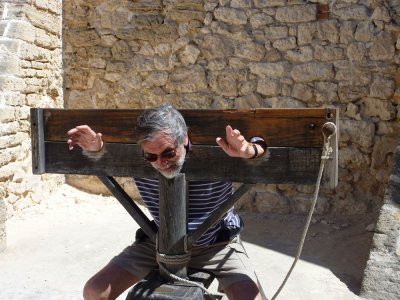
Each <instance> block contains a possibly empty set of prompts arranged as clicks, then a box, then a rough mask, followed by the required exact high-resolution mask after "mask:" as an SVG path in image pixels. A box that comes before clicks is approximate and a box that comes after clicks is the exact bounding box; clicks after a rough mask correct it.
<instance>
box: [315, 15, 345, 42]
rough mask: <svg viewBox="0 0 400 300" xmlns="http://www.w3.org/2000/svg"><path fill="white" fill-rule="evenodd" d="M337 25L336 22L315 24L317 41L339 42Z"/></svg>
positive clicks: (329, 21) (328, 21)
mask: <svg viewBox="0 0 400 300" xmlns="http://www.w3.org/2000/svg"><path fill="white" fill-rule="evenodd" d="M339 27H340V25H339V23H338V22H337V21H336V20H327V21H319V22H318V23H317V33H318V35H317V36H318V39H319V40H321V41H329V42H331V43H337V42H338V40H339Z"/></svg>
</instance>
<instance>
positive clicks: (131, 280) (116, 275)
mask: <svg viewBox="0 0 400 300" xmlns="http://www.w3.org/2000/svg"><path fill="white" fill-rule="evenodd" d="M139 280H140V278H138V277H136V276H134V275H133V274H131V273H129V272H128V271H126V270H124V269H122V268H121V267H119V266H118V265H116V264H114V263H112V262H110V263H108V264H107V265H106V266H105V267H104V268H103V269H101V270H100V271H99V272H98V273H97V274H95V275H94V276H93V277H92V278H90V279H89V280H88V282H86V284H85V287H84V289H83V297H84V299H86V300H92V299H96V300H100V299H116V298H117V297H118V296H119V295H121V294H122V293H123V292H124V291H125V290H126V289H127V288H129V287H130V286H132V285H134V284H135V283H136V282H138V281H139Z"/></svg>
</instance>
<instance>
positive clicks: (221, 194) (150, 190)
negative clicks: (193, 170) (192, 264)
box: [135, 178, 240, 246]
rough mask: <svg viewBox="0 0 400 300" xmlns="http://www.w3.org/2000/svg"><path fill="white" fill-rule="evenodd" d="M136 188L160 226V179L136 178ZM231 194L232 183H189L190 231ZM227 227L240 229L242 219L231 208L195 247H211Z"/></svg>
mask: <svg viewBox="0 0 400 300" xmlns="http://www.w3.org/2000/svg"><path fill="white" fill-rule="evenodd" d="M135 182H136V186H137V187H138V190H139V192H140V195H141V196H142V199H143V202H144V203H145V204H146V206H147V208H148V209H149V211H150V214H151V215H152V217H153V218H154V221H155V222H156V224H157V226H159V218H158V203H159V191H158V180H156V179H144V178H135ZM231 194H232V183H231V182H223V181H216V182H213V181H190V182H189V214H188V230H189V232H191V231H193V230H195V229H197V228H198V227H199V226H200V225H201V224H202V223H203V222H204V220H205V219H207V217H208V216H209V215H210V214H211V213H212V212H213V211H214V210H215V209H217V208H218V207H219V206H220V205H221V204H222V203H223V202H224V201H225V200H227V199H228V198H229V196H230V195H231ZM226 225H230V226H235V227H240V218H239V216H238V215H237V214H235V213H234V212H233V208H231V209H230V210H229V211H228V212H227V213H226V214H225V215H224V216H223V217H222V219H221V220H220V221H219V222H217V223H216V224H215V225H214V226H212V227H211V228H210V229H209V230H208V231H207V232H206V233H204V234H203V235H202V236H201V238H200V239H199V240H198V241H197V242H196V243H195V246H205V245H210V244H212V243H213V242H214V241H215V239H216V237H217V234H218V230H219V229H221V227H225V226H226Z"/></svg>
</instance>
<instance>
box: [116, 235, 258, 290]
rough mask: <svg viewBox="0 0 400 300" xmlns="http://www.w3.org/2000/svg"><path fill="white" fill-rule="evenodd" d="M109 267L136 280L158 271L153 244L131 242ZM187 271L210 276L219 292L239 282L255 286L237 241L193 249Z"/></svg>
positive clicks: (250, 269) (248, 264) (252, 274)
mask: <svg viewBox="0 0 400 300" xmlns="http://www.w3.org/2000/svg"><path fill="white" fill-rule="evenodd" d="M111 263H113V264H116V265H117V266H119V267H121V268H123V269H124V270H126V271H128V272H130V273H131V274H134V275H135V276H137V277H139V278H144V277H145V276H146V275H147V274H148V273H150V272H151V271H152V270H153V269H155V268H157V267H158V265H157V261H156V252H155V246H154V243H152V242H151V241H149V240H146V241H141V242H135V243H133V244H132V245H131V246H128V247H126V248H125V249H124V250H123V251H122V252H121V253H120V254H119V255H117V256H115V257H114V258H113V259H112V260H111ZM188 267H189V268H191V269H195V270H200V269H201V270H204V271H207V272H209V273H211V274H213V275H214V276H215V277H216V278H217V280H218V281H219V289H221V290H224V289H225V288H226V287H228V286H230V285H231V284H233V283H236V282H241V281H249V280H250V281H253V282H254V283H255V284H257V277H256V274H255V272H254V268H253V267H252V264H251V262H250V259H249V257H248V256H247V253H246V251H245V249H244V248H243V245H242V243H241V242H240V240H239V237H236V238H235V239H233V240H232V241H231V242H221V243H216V244H213V245H210V246H201V247H193V249H192V257H191V260H190V262H189V264H188Z"/></svg>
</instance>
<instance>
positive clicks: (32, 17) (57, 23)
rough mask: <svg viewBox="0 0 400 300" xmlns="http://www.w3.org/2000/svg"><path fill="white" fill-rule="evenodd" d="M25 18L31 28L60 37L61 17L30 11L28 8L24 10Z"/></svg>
mask: <svg viewBox="0 0 400 300" xmlns="http://www.w3.org/2000/svg"><path fill="white" fill-rule="evenodd" d="M25 15H26V18H27V19H28V20H29V21H30V22H31V23H32V25H33V26H35V27H38V28H41V29H43V30H46V31H48V32H50V33H52V34H55V35H58V36H60V35H61V16H60V15H55V14H52V13H50V12H49V11H44V10H37V9H32V6H30V7H29V8H28V9H25Z"/></svg>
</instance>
